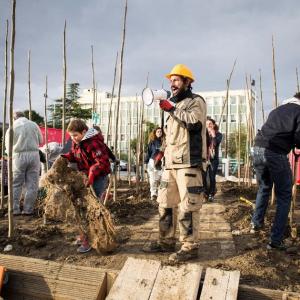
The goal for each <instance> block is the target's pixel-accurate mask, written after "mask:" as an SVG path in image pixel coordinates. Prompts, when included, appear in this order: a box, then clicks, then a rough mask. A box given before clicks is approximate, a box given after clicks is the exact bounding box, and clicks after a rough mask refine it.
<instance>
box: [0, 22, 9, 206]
mask: <svg viewBox="0 0 300 300" xmlns="http://www.w3.org/2000/svg"><path fill="white" fill-rule="evenodd" d="M7 52H8V20H6V34H5V54H4V82H5V84H4V101H3V125H2V149H1V156H2V158H1V166H2V167H1V203H0V207H1V208H3V206H4V168H3V165H4V154H5V129H6V106H7V82H8V75H7V57H8V55H7Z"/></svg>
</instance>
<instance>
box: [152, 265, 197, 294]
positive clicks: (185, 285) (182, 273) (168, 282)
mask: <svg viewBox="0 0 300 300" xmlns="http://www.w3.org/2000/svg"><path fill="white" fill-rule="evenodd" d="M201 273H202V266H200V265H199V264H186V265H181V266H180V267H172V266H164V267H162V268H161V269H160V270H159V271H158V274H157V278H156V281H155V283H154V286H153V289H152V292H151V296H150V300H161V299H163V300H173V299H177V300H195V299H197V295H198V290H199V285H200V280H201Z"/></svg>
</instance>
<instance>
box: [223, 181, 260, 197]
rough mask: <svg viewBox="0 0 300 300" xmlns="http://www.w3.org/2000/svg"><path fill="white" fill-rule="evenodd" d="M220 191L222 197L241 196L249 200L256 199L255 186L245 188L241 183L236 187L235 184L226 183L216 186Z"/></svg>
mask: <svg viewBox="0 0 300 300" xmlns="http://www.w3.org/2000/svg"><path fill="white" fill-rule="evenodd" d="M218 186H219V187H220V189H221V192H222V194H223V195H224V196H232V195H235V196H237V197H240V196H243V197H246V198H247V199H249V200H254V199H255V198H256V193H257V186H256V185H252V186H246V185H245V184H243V183H241V185H238V184H237V183H236V182H230V181H226V182H223V183H222V184H219V185H218Z"/></svg>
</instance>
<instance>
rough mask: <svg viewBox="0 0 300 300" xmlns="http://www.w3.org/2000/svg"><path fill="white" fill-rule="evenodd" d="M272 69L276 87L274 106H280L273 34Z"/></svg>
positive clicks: (274, 86)
mask: <svg viewBox="0 0 300 300" xmlns="http://www.w3.org/2000/svg"><path fill="white" fill-rule="evenodd" d="M272 67H273V68H272V69H273V88H274V108H276V107H277V106H278V96H277V81H276V67H275V47H274V37H273V35H272Z"/></svg>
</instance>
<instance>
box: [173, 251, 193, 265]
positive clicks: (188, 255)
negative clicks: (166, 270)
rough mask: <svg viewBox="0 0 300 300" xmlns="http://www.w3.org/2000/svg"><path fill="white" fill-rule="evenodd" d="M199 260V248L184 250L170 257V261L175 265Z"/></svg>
mask: <svg viewBox="0 0 300 300" xmlns="http://www.w3.org/2000/svg"><path fill="white" fill-rule="evenodd" d="M195 258H198V248H195V249H191V250H182V249H180V250H179V251H177V252H175V253H173V254H171V255H170V256H169V261H170V262H173V263H177V262H183V261H187V260H191V259H195Z"/></svg>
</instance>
